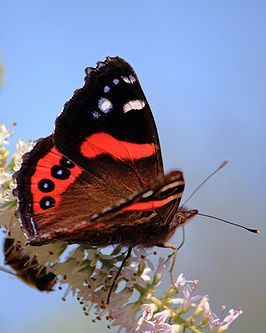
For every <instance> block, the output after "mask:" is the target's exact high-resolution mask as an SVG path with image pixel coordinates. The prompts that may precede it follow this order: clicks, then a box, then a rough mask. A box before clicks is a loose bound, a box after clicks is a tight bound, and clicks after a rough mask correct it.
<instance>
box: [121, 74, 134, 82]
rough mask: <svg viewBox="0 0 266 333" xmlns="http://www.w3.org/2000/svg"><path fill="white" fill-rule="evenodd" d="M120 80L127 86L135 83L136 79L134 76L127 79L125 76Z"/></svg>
mask: <svg viewBox="0 0 266 333" xmlns="http://www.w3.org/2000/svg"><path fill="white" fill-rule="evenodd" d="M121 78H122V80H123V81H124V82H126V83H128V84H133V83H134V82H135V81H136V79H135V78H134V76H133V75H131V74H130V75H129V77H127V76H121Z"/></svg>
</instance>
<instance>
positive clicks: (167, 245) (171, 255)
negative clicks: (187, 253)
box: [157, 226, 185, 288]
mask: <svg viewBox="0 0 266 333" xmlns="http://www.w3.org/2000/svg"><path fill="white" fill-rule="evenodd" d="M182 231H183V235H182V242H181V244H180V245H179V246H176V245H174V244H164V243H158V244H157V246H158V247H163V248H166V249H172V250H173V253H171V254H170V255H169V256H168V259H167V262H168V260H169V259H170V258H172V257H173V261H172V265H171V268H170V278H171V283H172V286H173V287H174V288H175V279H174V268H175V263H176V255H177V252H178V251H179V250H180V249H181V247H182V246H183V245H184V243H185V228H184V226H182Z"/></svg>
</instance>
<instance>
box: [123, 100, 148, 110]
mask: <svg viewBox="0 0 266 333" xmlns="http://www.w3.org/2000/svg"><path fill="white" fill-rule="evenodd" d="M144 106H145V102H144V101H142V100H141V99H136V100H134V101H129V102H128V103H126V104H124V106H123V110H124V112H128V111H131V110H141V109H143V108H144Z"/></svg>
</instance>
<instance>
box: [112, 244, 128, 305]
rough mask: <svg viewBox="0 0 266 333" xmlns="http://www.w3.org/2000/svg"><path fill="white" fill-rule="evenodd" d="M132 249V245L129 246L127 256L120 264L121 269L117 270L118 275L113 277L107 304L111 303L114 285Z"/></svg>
mask: <svg viewBox="0 0 266 333" xmlns="http://www.w3.org/2000/svg"><path fill="white" fill-rule="evenodd" d="M131 251H132V247H129V248H128V251H127V254H126V256H125V258H124V259H123V261H122V263H121V265H120V267H119V269H118V271H117V273H116V275H115V277H114V279H113V282H112V285H111V288H110V289H109V292H108V295H107V302H106V303H107V304H109V302H110V297H111V294H112V291H113V289H114V286H115V284H116V281H117V279H118V277H119V275H120V273H121V271H122V268H123V267H124V266H125V264H126V262H127V260H128V258H129V257H130V255H131Z"/></svg>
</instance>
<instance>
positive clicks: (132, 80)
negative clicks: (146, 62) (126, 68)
mask: <svg viewBox="0 0 266 333" xmlns="http://www.w3.org/2000/svg"><path fill="white" fill-rule="evenodd" d="M129 80H130V82H131V83H134V82H136V79H135V78H134V76H133V75H131V74H130V75H129Z"/></svg>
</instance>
